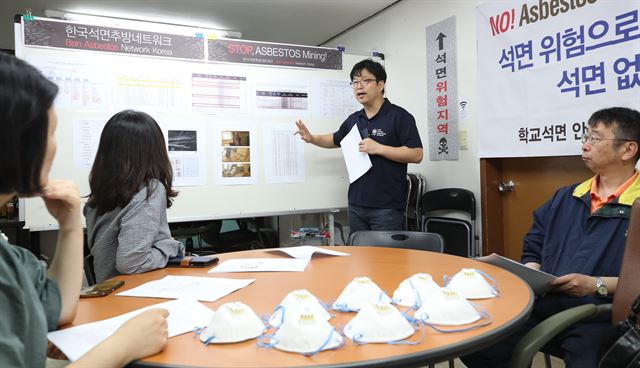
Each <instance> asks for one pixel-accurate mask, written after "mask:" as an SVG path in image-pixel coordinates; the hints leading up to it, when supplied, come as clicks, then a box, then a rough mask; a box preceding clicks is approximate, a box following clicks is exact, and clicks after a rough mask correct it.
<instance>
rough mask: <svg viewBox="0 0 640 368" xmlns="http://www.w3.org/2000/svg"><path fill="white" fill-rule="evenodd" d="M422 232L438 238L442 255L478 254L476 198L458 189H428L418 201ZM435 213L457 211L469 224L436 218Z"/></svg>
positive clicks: (456, 220)
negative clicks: (437, 235)
mask: <svg viewBox="0 0 640 368" xmlns="http://www.w3.org/2000/svg"><path fill="white" fill-rule="evenodd" d="M420 203H421V204H420V213H421V215H422V219H423V222H422V231H426V232H430V233H437V234H440V235H442V237H443V238H444V241H445V245H446V247H445V249H444V253H447V254H454V255H457V256H462V257H473V256H479V255H480V249H479V246H478V240H479V238H478V236H477V235H476V199H475V196H474V195H473V192H471V191H470V190H466V189H460V188H444V189H437V190H430V191H428V192H426V193H425V194H424V195H423V196H422V200H421V201H420ZM435 211H438V212H442V211H458V212H462V213H464V214H466V215H467V216H468V217H469V220H470V221H467V220H465V219H460V218H456V217H445V216H437V215H436V213H434V212H435Z"/></svg>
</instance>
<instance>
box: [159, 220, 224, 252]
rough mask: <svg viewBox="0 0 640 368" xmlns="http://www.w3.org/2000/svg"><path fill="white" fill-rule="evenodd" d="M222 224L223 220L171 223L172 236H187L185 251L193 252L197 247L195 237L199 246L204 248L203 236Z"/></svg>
mask: <svg viewBox="0 0 640 368" xmlns="http://www.w3.org/2000/svg"><path fill="white" fill-rule="evenodd" d="M220 226H222V220H213V221H193V222H176V223H171V224H169V229H170V231H171V236H173V237H174V238H186V240H185V251H186V252H187V253H193V251H194V249H195V247H194V242H193V238H196V240H197V244H198V248H200V249H201V248H202V236H203V235H204V234H206V233H208V232H210V231H213V230H214V229H216V228H218V230H219V228H220Z"/></svg>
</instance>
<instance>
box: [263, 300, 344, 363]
mask: <svg viewBox="0 0 640 368" xmlns="http://www.w3.org/2000/svg"><path fill="white" fill-rule="evenodd" d="M343 343H344V337H342V335H340V334H339V333H338V332H337V331H336V329H335V328H334V327H333V326H331V325H330V324H329V322H327V320H326V319H324V317H323V316H319V315H317V314H316V313H315V312H313V311H311V310H306V311H301V312H297V313H296V315H295V316H292V317H287V318H285V320H284V323H283V324H282V326H280V328H279V329H278V331H277V332H276V333H275V335H274V336H273V338H272V342H271V345H272V346H273V347H275V348H276V349H279V350H284V351H289V352H292V353H300V354H315V353H317V352H319V351H322V350H327V349H335V348H338V347H340V346H342V344H343Z"/></svg>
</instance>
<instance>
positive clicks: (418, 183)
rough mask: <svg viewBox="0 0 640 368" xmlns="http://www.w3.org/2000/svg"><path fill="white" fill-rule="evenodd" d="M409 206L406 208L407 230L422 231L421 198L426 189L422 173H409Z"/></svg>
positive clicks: (405, 227)
mask: <svg viewBox="0 0 640 368" xmlns="http://www.w3.org/2000/svg"><path fill="white" fill-rule="evenodd" d="M407 184H408V186H409V190H408V191H407V206H406V210H405V226H404V229H405V230H409V231H420V228H421V227H422V224H421V221H420V198H422V195H423V193H424V191H425V180H424V177H423V176H422V175H421V174H418V173H407Z"/></svg>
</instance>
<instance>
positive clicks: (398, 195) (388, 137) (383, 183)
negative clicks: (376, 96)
mask: <svg viewBox="0 0 640 368" xmlns="http://www.w3.org/2000/svg"><path fill="white" fill-rule="evenodd" d="M354 124H357V125H358V130H359V131H360V135H363V133H366V134H368V136H369V138H371V139H373V140H374V141H376V142H378V143H380V144H383V145H385V146H392V147H402V146H406V147H409V148H422V141H421V140H420V134H419V133H418V128H417V127H416V120H415V119H414V118H413V116H412V115H411V114H410V113H409V112H407V111H406V110H405V109H403V108H402V107H400V106H397V105H394V104H392V103H391V102H389V100H388V99H386V98H385V99H384V103H383V104H382V106H381V107H380V111H378V113H377V114H376V115H375V116H373V118H371V119H368V118H367V115H366V114H365V112H364V109H362V110H360V111H356V112H355V113H353V114H351V115H350V116H349V117H348V118H347V119H346V120H345V121H344V123H342V125H341V126H340V129H339V130H338V131H337V132H335V133H333V143H334V144H335V145H336V146H340V141H341V140H342V139H343V138H344V137H345V136H346V135H347V134H348V133H349V131H351V128H353V125H354ZM363 138H366V136H363ZM369 157H370V158H371V164H372V165H373V166H372V167H371V169H369V171H367V173H366V174H364V175H363V176H361V177H360V178H359V179H358V180H356V181H354V182H353V183H351V185H350V186H349V204H350V205H355V206H362V207H372V208H397V209H404V208H405V206H406V202H407V164H401V163H399V162H395V161H391V160H389V159H387V158H384V157H382V156H379V155H369Z"/></svg>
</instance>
